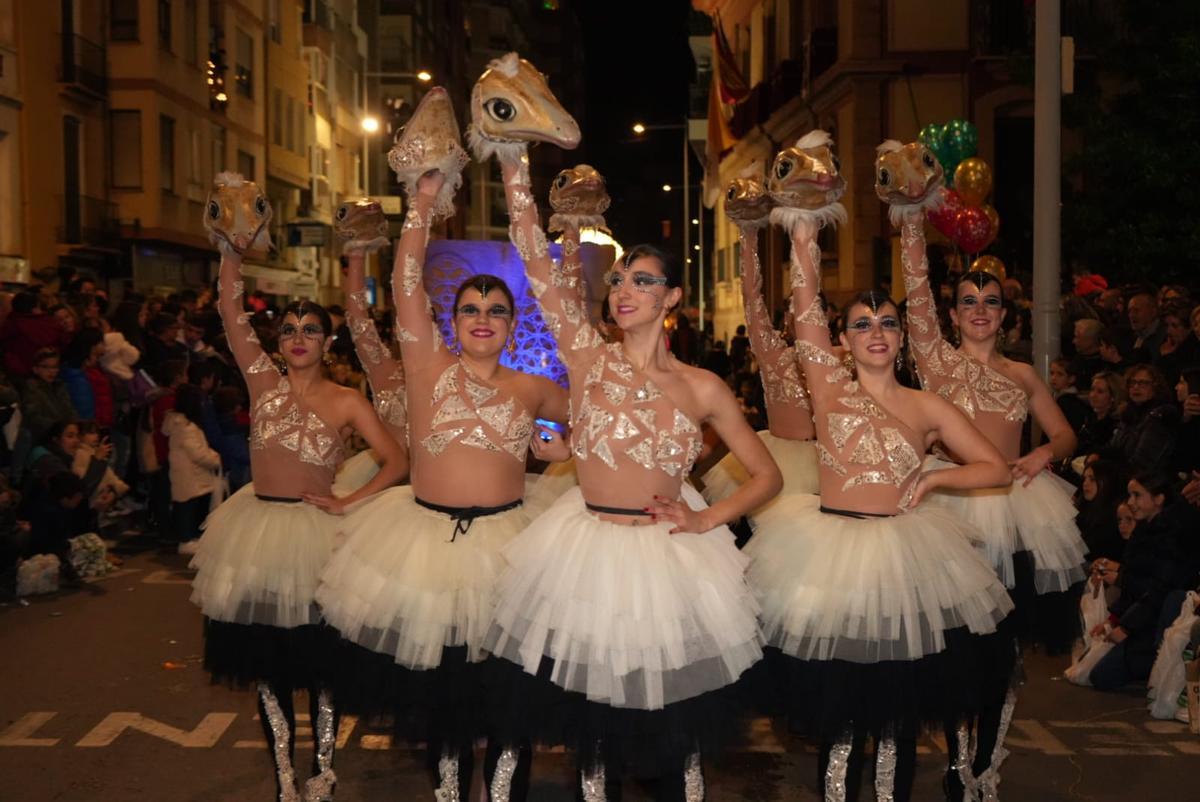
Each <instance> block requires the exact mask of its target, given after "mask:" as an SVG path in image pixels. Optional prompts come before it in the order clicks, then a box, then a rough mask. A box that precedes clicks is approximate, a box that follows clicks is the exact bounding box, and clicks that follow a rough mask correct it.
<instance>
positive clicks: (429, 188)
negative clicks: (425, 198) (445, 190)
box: [417, 169, 446, 195]
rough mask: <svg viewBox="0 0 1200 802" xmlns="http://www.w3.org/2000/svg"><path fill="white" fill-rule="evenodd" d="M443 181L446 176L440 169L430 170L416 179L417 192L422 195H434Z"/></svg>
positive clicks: (440, 189) (444, 181)
mask: <svg viewBox="0 0 1200 802" xmlns="http://www.w3.org/2000/svg"><path fill="white" fill-rule="evenodd" d="M444 183H446V176H444V175H443V174H442V171H441V170H437V169H434V170H430V171H428V172H426V173H423V174H422V175H421V177H420V178H418V179H417V192H419V193H421V194H422V195H436V194H438V193H439V192H441V191H442V184H444Z"/></svg>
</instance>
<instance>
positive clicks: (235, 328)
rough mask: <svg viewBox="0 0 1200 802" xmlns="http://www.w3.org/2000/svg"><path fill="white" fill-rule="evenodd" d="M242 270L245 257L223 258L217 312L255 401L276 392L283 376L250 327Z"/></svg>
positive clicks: (226, 255) (233, 255)
mask: <svg viewBox="0 0 1200 802" xmlns="http://www.w3.org/2000/svg"><path fill="white" fill-rule="evenodd" d="M241 270H242V257H241V256H239V255H237V254H236V253H223V254H222V255H221V269H220V273H219V277H220V278H219V280H218V283H217V286H218V297H217V310H218V311H219V312H220V314H221V322H222V323H223V324H224V326H225V337H226V339H227V340H228V341H229V350H230V351H232V352H233V358H234V360H235V361H236V362H237V365H238V368H239V369H240V370H241V371H242V376H244V377H245V379H246V386H247V388H248V389H249V390H250V398H251V399H252V400H253V399H255V398H257V397H258V396H259V395H260V394H261V393H263V392H265V391H266V390H271V389H274V387H275V386H276V385H277V384H278V383H279V378H280V374H279V369H278V368H277V367H275V363H274V362H273V361H272V360H271V357H269V356H267V353H266V351H264V350H263V348H262V345H261V344H260V343H259V341H258V336H257V335H256V334H255V333H254V328H253V327H252V326H251V325H250V313H249V312H247V311H245V308H244V304H243V303H242V295H243V294H245V284H244V283H243V282H242V274H241Z"/></svg>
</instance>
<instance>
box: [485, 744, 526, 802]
mask: <svg viewBox="0 0 1200 802" xmlns="http://www.w3.org/2000/svg"><path fill="white" fill-rule="evenodd" d="M520 756H521V753H520V752H518V751H517V750H516V749H513V748H511V747H509V748H508V749H504V750H501V752H500V756H499V757H498V758H497V759H496V770H495V772H493V773H492V784H491V785H490V786H489V787H488V793H489V795H490V796H491V802H508V798H509V796H510V795H511V794H512V781H513V774H514V773H515V772H516V770H517V761H518V760H519V759H520Z"/></svg>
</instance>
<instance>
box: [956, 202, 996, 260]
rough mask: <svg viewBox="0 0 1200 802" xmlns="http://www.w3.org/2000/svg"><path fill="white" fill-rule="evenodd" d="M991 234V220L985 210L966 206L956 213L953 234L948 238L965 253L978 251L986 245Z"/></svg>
mask: <svg viewBox="0 0 1200 802" xmlns="http://www.w3.org/2000/svg"><path fill="white" fill-rule="evenodd" d="M991 235H992V221H991V220H989V219H988V216H987V212H985V211H984V210H983V209H980V208H978V207H968V208H966V209H963V210H962V211H961V212H959V213H958V219H957V220H956V225H955V228H954V235H953V236H951V237H950V238H951V239H952V240H954V244H955V245H957V246H958V247H960V248H962V249H963V251H965V252H966V253H979V252H980V251H982V250H983V249H984V248H986V247H987V244H988V238H989V237H991Z"/></svg>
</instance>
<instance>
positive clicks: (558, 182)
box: [554, 173, 569, 189]
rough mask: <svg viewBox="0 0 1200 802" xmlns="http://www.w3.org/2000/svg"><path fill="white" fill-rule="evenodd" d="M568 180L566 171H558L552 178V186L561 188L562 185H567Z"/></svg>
mask: <svg viewBox="0 0 1200 802" xmlns="http://www.w3.org/2000/svg"><path fill="white" fill-rule="evenodd" d="M568 180H569V179H568V178H567V174H566V173H559V174H558V178H556V179H554V186H555V187H557V188H558V189H562V188H563V187H565V186H566V185H567V181H568Z"/></svg>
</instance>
